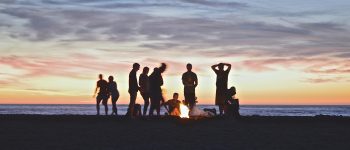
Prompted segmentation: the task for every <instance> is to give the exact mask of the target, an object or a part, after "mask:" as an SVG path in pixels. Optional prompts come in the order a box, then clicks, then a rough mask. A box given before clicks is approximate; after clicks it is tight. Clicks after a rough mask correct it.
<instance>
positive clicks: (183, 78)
mask: <svg viewBox="0 0 350 150" xmlns="http://www.w3.org/2000/svg"><path fill="white" fill-rule="evenodd" d="M184 75H185V74H182V78H181V80H182V84H183V85H184V86H186V82H185V76H184Z"/></svg>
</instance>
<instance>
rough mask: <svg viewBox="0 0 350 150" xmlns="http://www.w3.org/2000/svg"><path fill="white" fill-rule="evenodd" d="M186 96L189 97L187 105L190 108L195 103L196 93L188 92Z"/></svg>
mask: <svg viewBox="0 0 350 150" xmlns="http://www.w3.org/2000/svg"><path fill="white" fill-rule="evenodd" d="M188 97H189V107H190V109H191V110H192V108H193V106H194V105H195V104H196V94H195V93H188Z"/></svg>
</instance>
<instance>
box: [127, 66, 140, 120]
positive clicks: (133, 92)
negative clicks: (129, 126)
mask: <svg viewBox="0 0 350 150" xmlns="http://www.w3.org/2000/svg"><path fill="white" fill-rule="evenodd" d="M139 69H140V64H138V63H134V64H133V65H132V70H131V71H130V73H129V90H128V92H129V94H130V103H129V108H128V110H129V112H130V113H129V115H130V116H131V117H133V114H134V107H135V102H136V98H137V92H138V90H139V85H138V83H137V76H136V72H137V71H138V70H139Z"/></svg>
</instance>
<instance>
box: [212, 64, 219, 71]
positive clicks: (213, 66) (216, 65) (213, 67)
mask: <svg viewBox="0 0 350 150" xmlns="http://www.w3.org/2000/svg"><path fill="white" fill-rule="evenodd" d="M218 66H219V64H215V65H212V66H211V69H213V71H214V72H215V73H216V72H217V71H218V69H216V67H218Z"/></svg>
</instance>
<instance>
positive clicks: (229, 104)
mask: <svg viewBox="0 0 350 150" xmlns="http://www.w3.org/2000/svg"><path fill="white" fill-rule="evenodd" d="M235 96H236V88H235V87H234V86H233V87H231V88H230V89H228V90H227V100H226V105H225V115H226V116H227V117H233V118H235V119H239V118H240V117H241V115H240V114H239V100H238V99H237V98H236V97H235Z"/></svg>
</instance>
